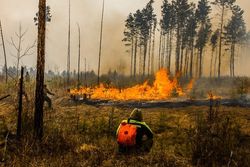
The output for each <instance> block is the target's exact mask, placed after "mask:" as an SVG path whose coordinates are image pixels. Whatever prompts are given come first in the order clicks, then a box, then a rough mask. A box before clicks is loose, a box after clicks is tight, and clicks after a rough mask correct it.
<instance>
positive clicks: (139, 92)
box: [70, 69, 193, 101]
mask: <svg viewBox="0 0 250 167" xmlns="http://www.w3.org/2000/svg"><path fill="white" fill-rule="evenodd" d="M192 85H193V81H191V82H190V83H189V84H188V85H187V87H186V88H185V89H183V88H182V87H181V86H180V85H179V83H178V77H174V78H173V79H170V77H169V74H168V72H167V70H165V69H161V70H159V71H158V72H157V73H156V75H155V81H154V82H153V84H152V85H150V84H149V83H148V82H147V81H146V82H144V83H143V84H138V85H135V86H133V87H129V88H125V89H118V88H112V87H105V86H104V84H101V85H100V86H99V87H95V88H89V87H82V88H80V89H72V90H70V94H71V95H72V96H84V95H90V98H91V99H100V100H119V101H128V100H164V99H169V98H171V97H175V96H184V95H185V94H186V92H188V91H189V90H191V89H192ZM184 90H185V91H184Z"/></svg>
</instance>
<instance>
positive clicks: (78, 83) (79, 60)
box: [77, 24, 81, 88]
mask: <svg viewBox="0 0 250 167" xmlns="http://www.w3.org/2000/svg"><path fill="white" fill-rule="evenodd" d="M77 27H78V35H79V39H78V40H79V44H78V73H77V87H78V88H79V86H80V62H81V30H80V26H79V24H77Z"/></svg>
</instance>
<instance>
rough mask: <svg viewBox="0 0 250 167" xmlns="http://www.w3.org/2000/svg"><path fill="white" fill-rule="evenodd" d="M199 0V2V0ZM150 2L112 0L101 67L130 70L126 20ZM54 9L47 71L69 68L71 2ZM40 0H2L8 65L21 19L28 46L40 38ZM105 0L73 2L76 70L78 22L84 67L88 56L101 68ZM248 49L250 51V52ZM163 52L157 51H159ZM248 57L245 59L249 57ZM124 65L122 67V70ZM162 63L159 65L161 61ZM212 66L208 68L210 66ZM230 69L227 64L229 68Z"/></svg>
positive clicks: (51, 1)
mask: <svg viewBox="0 0 250 167" xmlns="http://www.w3.org/2000/svg"><path fill="white" fill-rule="evenodd" d="M194 1H195V2H196V1H197V0H194ZM147 2H148V0H126V1H124V0H106V4H105V15H104V29H103V46H102V58H101V60H102V64H101V71H102V72H103V73H105V72H107V71H108V70H109V69H116V70H119V69H122V70H121V71H122V72H124V73H126V74H129V69H130V64H129V63H130V57H129V53H126V52H125V51H126V49H127V48H125V46H124V43H123V42H122V38H123V31H124V25H125V23H124V21H125V19H126V17H127V15H128V14H129V13H130V12H135V11H136V10H137V9H142V8H143V7H144V6H145V5H146V3H147ZM161 3H162V1H161V0H155V4H154V7H155V9H156V14H157V15H158V16H160V12H161V8H160V6H161ZM237 3H238V4H239V5H240V6H241V7H242V8H243V9H244V10H245V21H246V22H247V23H248V24H249V23H250V15H249V13H250V11H249V10H247V9H248V8H249V7H250V2H248V1H246V0H238V1H237ZM47 4H48V5H49V6H50V7H51V14H52V21H51V22H50V23H48V24H47V37H46V40H47V41H46V69H47V70H49V69H50V70H54V69H57V68H58V70H59V71H63V70H65V69H66V64H67V62H66V60H67V49H68V47H67V40H68V37H67V34H68V0H60V1H56V0H47ZM37 7H38V0H35V1H34V0H22V1H20V0H1V6H0V19H1V21H2V25H3V30H4V36H5V41H6V50H7V56H8V65H14V63H15V60H14V59H13V58H12V57H11V56H10V53H11V52H13V49H12V48H11V46H10V45H9V43H8V42H7V41H9V40H10V38H11V36H14V34H15V32H16V31H17V30H18V26H19V23H22V26H23V28H24V30H25V29H28V32H27V34H26V37H25V41H24V43H23V44H24V45H27V44H28V43H31V41H33V40H34V39H36V37H37V30H36V28H37V27H36V26H35V24H34V21H33V18H34V16H35V13H36V12H37ZM101 7H102V1H101V0H85V1H82V0H71V70H72V71H73V70H74V69H76V67H77V56H78V30H77V23H79V25H80V27H81V57H82V59H81V60H82V61H81V64H82V65H81V69H82V70H83V69H84V58H85V57H86V59H87V66H89V67H90V69H94V70H95V71H96V70H97V62H98V51H99V38H100V19H101ZM158 39H159V34H157V36H156V40H157V42H156V47H157V46H158ZM246 53H248V52H246ZM155 54H156V55H157V49H156V50H155ZM244 55H245V56H242V57H241V58H240V59H239V60H240V62H241V63H240V65H239V66H237V70H240V71H241V74H247V72H246V71H249V69H248V65H247V62H248V61H246V60H248V57H249V56H247V55H246V54H244ZM243 57H244V58H243ZM3 60H4V59H3V53H2V48H0V67H1V66H3V64H4V61H3ZM22 65H28V66H29V67H35V66H36V53H34V55H32V56H29V57H25V58H24V59H23V60H22ZM121 65H122V68H121ZM156 66H157V65H156ZM205 68H208V67H205ZM223 68H224V67H223ZM226 68H227V67H225V69H226Z"/></svg>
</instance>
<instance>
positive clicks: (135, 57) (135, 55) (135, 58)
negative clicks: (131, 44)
mask: <svg viewBox="0 0 250 167" xmlns="http://www.w3.org/2000/svg"><path fill="white" fill-rule="evenodd" d="M137 42H138V39H137V37H135V53H134V77H135V75H136V60H137Z"/></svg>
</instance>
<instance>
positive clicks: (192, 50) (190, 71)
mask: <svg viewBox="0 0 250 167" xmlns="http://www.w3.org/2000/svg"><path fill="white" fill-rule="evenodd" d="M193 59H194V39H192V41H191V54H190V66H189V67H190V69H189V76H190V78H193Z"/></svg>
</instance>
